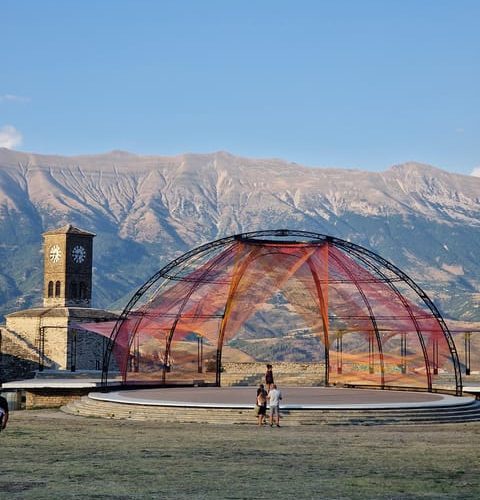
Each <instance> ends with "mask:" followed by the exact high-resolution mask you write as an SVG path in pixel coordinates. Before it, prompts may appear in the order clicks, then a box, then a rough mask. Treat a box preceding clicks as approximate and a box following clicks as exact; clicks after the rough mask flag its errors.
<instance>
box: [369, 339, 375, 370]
mask: <svg viewBox="0 0 480 500" xmlns="http://www.w3.org/2000/svg"><path fill="white" fill-rule="evenodd" d="M368 372H369V373H375V346H374V339H373V332H372V331H370V332H369V333H368Z"/></svg>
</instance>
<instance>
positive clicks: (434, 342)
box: [433, 339, 438, 375]
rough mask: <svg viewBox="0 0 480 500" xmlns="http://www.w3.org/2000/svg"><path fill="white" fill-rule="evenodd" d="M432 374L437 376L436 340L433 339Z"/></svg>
mask: <svg viewBox="0 0 480 500" xmlns="http://www.w3.org/2000/svg"><path fill="white" fill-rule="evenodd" d="M433 374H434V375H438V340H437V339H433Z"/></svg>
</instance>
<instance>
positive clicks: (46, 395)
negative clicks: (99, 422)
mask: <svg viewBox="0 0 480 500" xmlns="http://www.w3.org/2000/svg"><path fill="white" fill-rule="evenodd" d="M91 390H92V389H91V388H85V389H47V388H46V389H27V390H26V391H25V392H26V401H25V407H26V409H27V410H32V409H35V408H60V406H63V405H66V404H67V403H69V402H70V401H75V400H77V399H80V398H81V397H82V396H86V395H87V394H88V393H89V392H91Z"/></svg>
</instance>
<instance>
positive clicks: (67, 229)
mask: <svg viewBox="0 0 480 500" xmlns="http://www.w3.org/2000/svg"><path fill="white" fill-rule="evenodd" d="M47 234H80V235H82V236H96V234H95V233H90V232H88V231H84V230H83V229H79V228H78V227H75V226H72V224H66V225H65V226H62V227H59V228H58V229H52V230H50V231H45V232H44V233H43V236H45V235H47Z"/></svg>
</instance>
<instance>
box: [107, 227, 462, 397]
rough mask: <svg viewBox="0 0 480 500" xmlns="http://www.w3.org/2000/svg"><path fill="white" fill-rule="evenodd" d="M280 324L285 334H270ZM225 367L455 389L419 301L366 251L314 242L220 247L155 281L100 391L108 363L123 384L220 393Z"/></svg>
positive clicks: (454, 365) (414, 289) (442, 344)
mask: <svg viewBox="0 0 480 500" xmlns="http://www.w3.org/2000/svg"><path fill="white" fill-rule="evenodd" d="M282 315H283V319H284V323H285V324H287V325H288V331H278V329H277V330H275V327H276V326H277V325H279V324H280V323H275V321H278V318H279V317H282ZM269 318H270V319H273V318H277V319H275V320H274V323H273V324H271V325H270V326H271V328H270V329H269V328H265V325H266V324H268V322H269ZM259 322H261V324H262V327H261V328H256V325H257V326H258V324H259ZM272 330H273V331H272ZM280 330H282V329H281V328H280ZM299 353H301V355H300V354H299ZM225 356H227V357H228V358H229V359H235V356H237V357H238V359H249V360H254V361H265V362H267V361H268V362H275V361H278V360H293V361H295V360H298V359H301V360H302V361H305V360H307V361H308V362H310V363H316V364H318V366H319V367H321V370H322V371H323V374H324V383H325V385H331V384H356V385H375V386H380V387H382V388H384V387H410V388H411V387H414V388H418V389H423V390H428V391H432V390H435V389H436V388H437V387H439V385H440V380H441V379H443V380H445V378H448V376H450V377H451V381H452V383H453V384H454V385H455V387H456V392H457V394H459V393H461V390H462V382H461V374H460V367H459V361H458V355H457V351H456V348H455V344H454V342H453V340H452V336H451V334H450V332H449V330H448V328H447V326H446V324H445V322H444V320H443V318H442V316H441V315H440V313H439V311H438V309H437V308H436V307H435V305H434V304H433V303H432V301H431V300H430V299H429V298H428V296H427V295H426V293H425V292H424V291H423V290H422V289H421V288H420V287H419V286H418V285H417V284H416V283H415V282H414V281H413V280H412V279H410V278H409V277H408V276H407V275H406V274H405V273H404V272H402V271H401V270H400V269H398V268H397V267H396V266H394V265H393V264H391V263H390V262H388V261H387V260H385V259H383V258H382V257H380V256H379V255H377V254H375V253H374V252H372V251H370V250H368V249H366V248H363V247H360V246H358V245H355V244H353V243H350V242H348V241H345V240H341V239H338V238H334V237H331V236H325V235H322V234H317V233H311V232H304V231H292V230H271V231H258V232H252V233H243V234H237V235H234V236H229V237H227V238H222V239H220V240H217V241H213V242H211V243H208V244H205V245H203V246H200V247H198V248H196V249H194V250H192V251H190V252H188V253H186V254H184V255H182V256H181V257H179V258H178V259H175V260H174V261H172V262H171V263H170V264H168V265H167V266H165V267H164V268H163V269H161V270H160V271H158V272H157V273H156V274H155V275H154V276H152V277H151V278H150V279H149V280H148V281H147V282H146V283H145V284H144V285H143V286H142V287H141V288H140V289H139V290H138V291H137V292H136V293H135V295H134V296H133V297H132V299H131V300H130V302H129V304H128V305H127V307H126V308H125V310H124V311H123V313H122V315H121V317H120V319H119V320H118V321H117V322H116V324H115V325H114V328H113V331H112V333H111V336H110V341H109V345H108V349H107V352H106V355H105V359H104V367H103V381H104V383H106V382H107V379H108V374H109V371H111V370H112V366H113V363H115V366H116V367H117V368H119V369H120V371H121V374H122V377H123V381H124V383H160V384H168V383H180V382H183V383H193V381H195V380H196V379H199V378H201V379H202V380H204V382H211V383H215V384H216V385H220V384H221V377H222V360H224V358H225ZM199 372H201V374H202V375H201V377H200V376H199Z"/></svg>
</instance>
